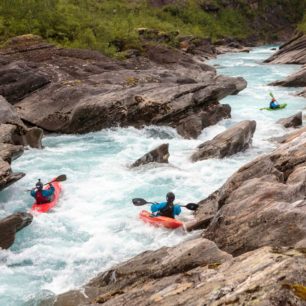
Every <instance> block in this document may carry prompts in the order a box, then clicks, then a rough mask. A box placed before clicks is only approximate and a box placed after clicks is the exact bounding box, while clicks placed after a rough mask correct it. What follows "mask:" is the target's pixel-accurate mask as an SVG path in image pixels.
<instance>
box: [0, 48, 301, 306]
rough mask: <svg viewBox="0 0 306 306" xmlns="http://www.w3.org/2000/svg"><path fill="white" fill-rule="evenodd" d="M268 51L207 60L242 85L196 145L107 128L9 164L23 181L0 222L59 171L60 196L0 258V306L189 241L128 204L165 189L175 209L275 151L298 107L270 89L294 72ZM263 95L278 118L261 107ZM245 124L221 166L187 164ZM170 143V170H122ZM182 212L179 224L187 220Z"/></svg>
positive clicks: (52, 142)
mask: <svg viewBox="0 0 306 306" xmlns="http://www.w3.org/2000/svg"><path fill="white" fill-rule="evenodd" d="M273 52H274V51H272V50H271V46H267V47H260V48H255V49H253V50H252V51H251V52H250V53H236V54H225V55H221V56H219V57H218V58H217V59H215V60H213V61H210V64H212V65H215V66H216V68H217V70H218V72H219V73H220V74H225V75H230V76H242V77H244V78H245V79H246V80H247V81H248V87H247V89H245V90H244V91H242V92H240V93H239V94H238V95H237V96H229V97H226V98H225V99H223V100H222V101H221V103H228V104H230V105H231V107H232V118H231V119H227V120H223V121H221V122H219V123H218V124H217V125H215V126H212V127H209V128H207V129H205V130H204V131H203V132H202V134H201V135H200V136H199V138H198V139H196V140H186V139H183V138H182V137H180V136H179V135H178V134H177V133H176V131H175V130H173V129H171V128H167V127H165V128H161V127H154V126H152V127H147V128H145V129H143V130H137V129H135V128H124V129H122V128H114V129H109V130H104V131H101V132H96V133H89V134H86V135H81V136H80V135H61V136H58V135H49V136H46V137H45V138H44V140H43V144H44V146H45V149H44V150H35V149H30V150H27V151H26V152H25V154H24V155H23V156H22V157H20V158H19V159H18V160H16V161H14V162H13V169H14V171H22V172H25V173H26V174H27V175H26V176H25V177H24V178H23V179H22V180H20V181H18V182H17V183H15V184H14V185H12V186H10V187H9V188H7V189H6V190H4V191H2V192H1V193H0V218H3V217H5V216H7V215H9V214H11V213H14V212H16V211H27V210H28V209H29V208H30V207H31V204H32V203H33V199H31V197H30V195H29V194H28V193H27V192H26V190H27V189H29V188H31V187H32V186H33V184H34V183H35V182H36V180H37V179H38V178H41V179H42V180H43V181H44V182H46V181H48V180H50V179H52V178H53V177H55V176H57V175H59V174H62V173H64V174H66V175H67V176H68V180H67V181H66V182H64V183H63V194H62V197H61V199H60V202H59V204H58V206H56V208H55V209H54V210H53V211H52V212H50V213H48V214H41V215H40V216H38V217H34V220H33V222H32V224H31V225H30V226H28V227H26V228H25V229H24V230H22V231H20V232H19V233H18V234H17V236H16V241H15V243H14V245H13V246H12V247H11V249H10V250H7V251H0V305H5V306H21V305H26V306H30V305H31V306H32V305H33V306H34V305H37V304H38V303H39V301H41V300H42V299H44V298H45V297H47V296H50V295H53V294H59V293H62V292H65V291H67V290H70V289H73V288H76V287H78V286H81V285H82V284H84V283H85V282H86V281H88V280H89V279H90V278H92V277H94V276H95V275H96V274H97V273H98V272H101V271H104V270H106V269H107V268H109V267H111V266H113V265H114V264H116V263H119V262H121V261H123V260H126V259H129V258H131V257H132V256H133V255H136V254H138V253H140V252H142V251H145V250H153V249H157V248H159V247H161V246H171V245H174V244H177V243H179V242H180V241H183V240H184V239H188V238H190V237H191V236H192V235H196V234H197V233H193V234H186V233H184V231H182V230H177V231H168V230H164V229H157V228H153V227H151V226H149V225H145V224H144V223H142V221H140V220H139V219H138V213H139V211H140V210H141V207H135V206H133V205H132V203H131V199H132V198H134V197H142V198H145V199H147V200H148V201H163V200H164V199H165V194H166V193H167V192H168V191H173V192H174V193H175V194H176V197H177V202H179V203H182V204H184V203H189V202H198V201H199V200H201V199H204V198H205V197H207V196H208V195H209V194H210V193H211V192H213V191H214V190H216V189H217V188H219V187H220V186H221V185H222V184H223V183H224V182H225V181H226V179H227V178H228V177H229V176H230V175H231V174H233V173H234V172H235V171H236V170H237V169H238V168H239V167H241V166H242V165H243V164H245V163H246V162H248V161H250V160H252V159H254V158H255V157H256V156H258V155H259V154H262V153H267V152H270V151H271V150H273V149H274V147H275V145H274V144H273V143H271V142H270V141H269V140H268V139H269V138H271V137H273V136H280V135H283V134H284V133H286V132H288V130H286V129H284V128H282V127H281V126H280V125H278V124H276V123H275V122H276V121H277V120H278V119H279V118H284V117H288V116H290V115H293V114H294V113H296V112H298V111H300V110H303V109H304V108H305V106H306V99H303V98H301V97H296V96H294V95H293V94H294V93H295V92H297V91H298V89H297V88H293V89H290V88H282V87H269V86H268V85H267V84H268V83H269V82H272V81H275V80H280V79H283V78H285V77H286V76H287V75H289V74H291V73H293V72H295V71H297V70H298V69H299V68H300V67H299V66H298V65H266V64H262V61H263V60H264V59H266V58H267V57H269V56H270V55H271V54H272V53H273ZM270 91H272V92H273V93H274V95H275V97H276V98H277V99H278V101H279V103H288V106H287V108H286V109H284V110H281V111H272V112H271V111H260V110H259V108H261V107H267V106H268V104H269V101H270V97H269V92H270ZM245 119H254V120H256V121H257V129H256V132H255V135H254V139H253V146H252V147H251V148H250V149H248V150H247V151H246V152H243V153H239V154H236V155H234V156H232V157H230V158H225V159H223V160H217V159H210V160H206V161H202V162H197V163H191V162H190V160H189V158H190V156H191V154H192V152H193V150H194V149H195V148H196V147H197V146H198V145H199V144H200V143H202V142H203V141H205V140H209V139H211V138H212V137H214V136H215V135H217V134H218V133H220V132H222V131H224V130H225V129H226V128H228V127H230V126H231V125H233V124H235V123H237V122H239V121H241V120H245ZM162 143H169V144H170V159H169V161H170V164H169V165H161V166H158V167H156V165H155V166H146V167H141V168H139V169H134V170H130V169H129V168H128V165H129V164H131V163H132V162H133V161H135V160H136V159H137V158H139V157H141V156H142V155H143V154H144V153H147V152H148V151H149V150H151V149H153V148H154V147H156V146H158V145H160V144H162ZM192 218H193V217H192V214H191V213H190V212H189V211H186V210H184V211H183V213H182V216H180V219H181V220H184V221H188V220H192Z"/></svg>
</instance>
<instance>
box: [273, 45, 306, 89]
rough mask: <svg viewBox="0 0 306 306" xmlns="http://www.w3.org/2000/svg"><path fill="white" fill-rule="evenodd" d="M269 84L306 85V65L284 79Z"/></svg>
mask: <svg viewBox="0 0 306 306" xmlns="http://www.w3.org/2000/svg"><path fill="white" fill-rule="evenodd" d="M305 52H306V48H305ZM269 85H274V86H285V87H306V67H304V68H303V69H302V70H300V71H298V72H296V73H294V74H292V75H290V76H289V77H287V78H286V79H285V80H283V81H276V82H273V83H271V84H269Z"/></svg>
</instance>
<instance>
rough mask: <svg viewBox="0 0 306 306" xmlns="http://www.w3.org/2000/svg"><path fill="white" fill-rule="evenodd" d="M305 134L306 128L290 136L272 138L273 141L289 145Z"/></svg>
mask: <svg viewBox="0 0 306 306" xmlns="http://www.w3.org/2000/svg"><path fill="white" fill-rule="evenodd" d="M304 133H306V126H305V127H303V128H300V129H298V130H296V131H294V132H291V133H289V134H286V135H283V136H280V137H273V138H271V141H274V142H278V143H288V142H290V141H292V140H294V139H296V138H298V137H301V136H302V135H303V134H304Z"/></svg>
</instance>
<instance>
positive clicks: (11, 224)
mask: <svg viewBox="0 0 306 306" xmlns="http://www.w3.org/2000/svg"><path fill="white" fill-rule="evenodd" d="M32 220H33V216H32V215H31V214H29V213H15V214H13V215H10V216H8V217H6V218H4V219H2V220H0V248H2V249H8V248H9V247H10V246H11V245H12V244H13V243H14V241H15V235H16V232H18V231H20V230H22V229H23V228H24V227H26V226H28V225H29V224H30V223H31V222H32Z"/></svg>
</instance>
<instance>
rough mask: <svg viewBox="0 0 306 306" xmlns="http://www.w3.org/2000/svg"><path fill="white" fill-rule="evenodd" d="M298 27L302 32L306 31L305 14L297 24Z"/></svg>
mask: <svg viewBox="0 0 306 306" xmlns="http://www.w3.org/2000/svg"><path fill="white" fill-rule="evenodd" d="M298 29H299V30H300V31H302V32H304V33H306V14H305V16H304V19H303V21H302V22H301V23H300V24H299V26H298Z"/></svg>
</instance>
